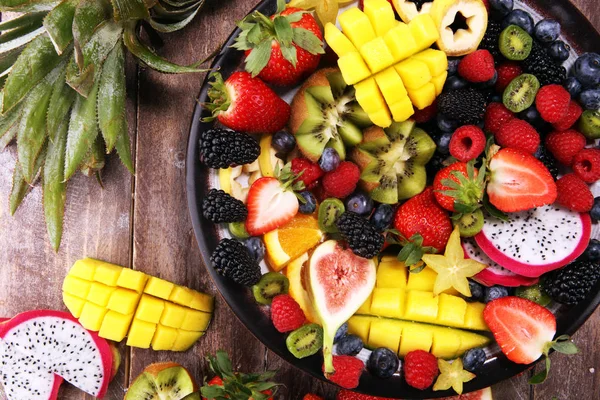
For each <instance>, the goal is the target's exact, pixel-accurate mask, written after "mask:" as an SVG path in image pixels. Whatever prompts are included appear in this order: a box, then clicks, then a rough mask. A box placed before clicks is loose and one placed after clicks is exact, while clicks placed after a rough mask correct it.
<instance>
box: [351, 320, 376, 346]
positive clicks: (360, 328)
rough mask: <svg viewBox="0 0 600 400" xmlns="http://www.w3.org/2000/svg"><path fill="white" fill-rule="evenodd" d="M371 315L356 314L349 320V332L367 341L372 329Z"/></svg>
mask: <svg viewBox="0 0 600 400" xmlns="http://www.w3.org/2000/svg"><path fill="white" fill-rule="evenodd" d="M372 319H373V318H371V317H360V316H354V317H351V318H350V319H349V320H348V332H349V333H351V334H353V335H356V336H358V337H360V338H361V339H362V340H363V342H365V343H366V342H367V339H368V338H369V331H370V330H371V320H372Z"/></svg>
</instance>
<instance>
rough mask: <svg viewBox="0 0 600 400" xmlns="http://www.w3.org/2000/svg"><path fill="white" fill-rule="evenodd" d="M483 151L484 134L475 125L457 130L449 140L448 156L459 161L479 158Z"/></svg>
mask: <svg viewBox="0 0 600 400" xmlns="http://www.w3.org/2000/svg"><path fill="white" fill-rule="evenodd" d="M483 150H485V134H484V133H483V131H482V130H481V129H480V128H479V127H477V126H475V125H465V126H461V127H460V128H458V129H457V130H456V131H454V134H452V138H451V139H450V154H451V155H452V157H454V158H456V159H457V160H459V161H463V162H467V161H469V160H473V159H474V158H477V157H479V155H480V154H481V153H482V152H483Z"/></svg>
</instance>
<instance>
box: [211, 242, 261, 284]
mask: <svg viewBox="0 0 600 400" xmlns="http://www.w3.org/2000/svg"><path fill="white" fill-rule="evenodd" d="M210 261H211V263H212V264H213V267H214V269H215V271H217V273H218V274H220V275H223V276H224V277H227V278H229V279H231V280H232V281H234V282H236V283H239V284H241V285H245V286H252V285H255V284H257V283H258V281H259V280H260V277H261V274H260V266H259V265H258V263H257V262H256V260H255V259H254V257H253V256H252V255H251V254H250V252H249V251H248V248H247V247H246V246H245V245H244V244H243V243H241V242H239V241H237V240H235V239H223V240H221V241H220V242H219V244H218V245H217V248H216V249H215V251H214V253H213V254H212V256H211V257H210Z"/></svg>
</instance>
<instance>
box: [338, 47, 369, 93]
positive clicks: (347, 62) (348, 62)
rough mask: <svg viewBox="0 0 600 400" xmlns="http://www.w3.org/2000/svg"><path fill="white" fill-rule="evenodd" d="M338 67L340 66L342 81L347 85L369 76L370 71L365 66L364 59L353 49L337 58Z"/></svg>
mask: <svg viewBox="0 0 600 400" xmlns="http://www.w3.org/2000/svg"><path fill="white" fill-rule="evenodd" d="M338 67H340V72H341V73H342V78H344V82H346V83H347V84H348V85H354V84H355V83H358V82H360V81H362V80H363V79H366V78H368V77H369V76H371V71H370V70H369V67H367V64H366V63H365V60H363V58H362V57H361V56H360V54H358V52H355V51H351V52H349V53H346V54H344V55H343V56H341V57H340V58H339V59H338Z"/></svg>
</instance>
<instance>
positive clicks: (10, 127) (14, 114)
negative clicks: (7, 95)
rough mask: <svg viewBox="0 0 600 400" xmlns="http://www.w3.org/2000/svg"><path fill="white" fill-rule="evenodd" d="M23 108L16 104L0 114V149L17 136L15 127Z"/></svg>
mask: <svg viewBox="0 0 600 400" xmlns="http://www.w3.org/2000/svg"><path fill="white" fill-rule="evenodd" d="M22 112H23V108H22V107H21V106H17V107H15V108H13V109H12V110H10V111H9V112H7V113H5V114H2V115H0V151H3V150H4V148H5V147H6V146H7V145H8V144H9V143H10V142H11V141H12V140H13V139H14V138H15V136H17V127H18V126H19V119H20V118H21V114H22Z"/></svg>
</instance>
